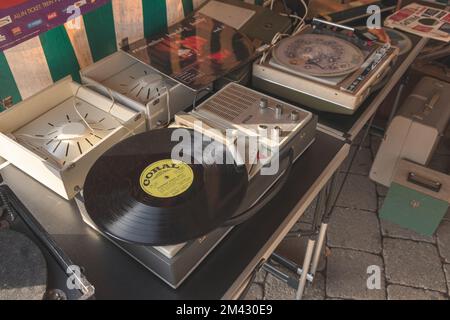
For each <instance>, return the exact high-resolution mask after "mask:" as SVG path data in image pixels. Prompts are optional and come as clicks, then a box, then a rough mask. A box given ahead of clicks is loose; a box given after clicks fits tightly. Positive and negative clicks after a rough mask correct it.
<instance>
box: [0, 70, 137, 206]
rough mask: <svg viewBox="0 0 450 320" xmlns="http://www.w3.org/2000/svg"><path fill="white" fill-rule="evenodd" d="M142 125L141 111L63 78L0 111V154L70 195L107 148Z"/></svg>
mask: <svg viewBox="0 0 450 320" xmlns="http://www.w3.org/2000/svg"><path fill="white" fill-rule="evenodd" d="M144 130H145V119H144V116H143V114H142V113H140V112H136V111H134V110H131V109H128V108H126V107H124V106H123V105H121V104H119V103H117V102H115V101H114V99H109V98H106V97H103V96H101V95H100V94H97V93H96V92H94V91H92V90H90V89H89V88H86V87H83V86H80V85H79V84H77V83H75V82H73V81H72V80H71V79H70V78H65V79H63V80H61V81H59V82H57V83H55V84H54V85H52V86H51V87H48V88H47V89H45V90H43V91H41V92H39V93H37V94H36V95H34V96H32V97H30V98H28V99H26V100H24V101H22V102H21V103H18V104H17V105H15V106H14V107H12V108H11V109H8V110H6V111H4V112H2V113H1V114H0V131H1V133H0V156H1V157H3V158H5V159H6V160H8V161H10V162H11V163H12V164H13V165H15V166H16V167H18V168H19V169H21V170H22V171H24V172H25V173H27V174H29V175H30V176H32V177H33V178H35V179H36V180H38V181H39V182H41V183H42V184H43V185H45V186H47V187H48V188H49V189H51V190H53V191H54V192H56V193H58V194H59V195H61V196H62V197H64V198H66V199H71V198H73V197H74V196H75V194H76V193H78V192H79V191H80V190H81V189H82V188H83V184H84V180H85V178H86V175H87V173H88V171H89V169H90V167H91V166H92V164H93V163H94V162H95V160H97V158H98V157H99V156H100V155H101V154H102V153H103V152H105V151H106V150H107V149H109V148H110V147H111V146H112V145H114V144H115V143H117V142H119V141H120V140H122V139H124V138H126V137H128V136H130V135H132V134H135V133H139V132H142V131H144Z"/></svg>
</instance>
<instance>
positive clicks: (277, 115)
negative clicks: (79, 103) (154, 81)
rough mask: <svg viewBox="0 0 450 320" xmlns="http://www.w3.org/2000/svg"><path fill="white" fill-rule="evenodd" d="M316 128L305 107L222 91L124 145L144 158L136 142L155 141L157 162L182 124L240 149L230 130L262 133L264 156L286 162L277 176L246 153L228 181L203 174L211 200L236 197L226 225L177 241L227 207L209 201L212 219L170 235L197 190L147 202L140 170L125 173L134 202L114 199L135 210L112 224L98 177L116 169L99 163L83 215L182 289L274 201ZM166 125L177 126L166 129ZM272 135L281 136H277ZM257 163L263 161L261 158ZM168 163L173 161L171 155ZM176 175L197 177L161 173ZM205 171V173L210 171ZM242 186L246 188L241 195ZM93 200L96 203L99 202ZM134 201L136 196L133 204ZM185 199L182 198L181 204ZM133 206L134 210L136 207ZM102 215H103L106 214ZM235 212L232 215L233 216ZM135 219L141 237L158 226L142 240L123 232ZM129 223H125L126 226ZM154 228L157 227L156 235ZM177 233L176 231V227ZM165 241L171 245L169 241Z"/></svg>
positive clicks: (235, 89)
mask: <svg viewBox="0 0 450 320" xmlns="http://www.w3.org/2000/svg"><path fill="white" fill-rule="evenodd" d="M199 123H201V124H202V126H201V127H199V125H198V124H199ZM262 127H263V128H262ZM316 127H317V117H315V116H313V115H312V114H311V113H310V112H308V111H304V110H302V109H299V108H297V107H295V106H293V105H290V104H287V103H284V102H282V101H280V100H277V99H274V98H272V97H269V96H267V95H264V94H261V93H259V92H256V91H254V90H251V89H249V88H246V87H244V86H241V85H238V84H229V85H227V86H226V87H225V88H223V89H222V90H221V91H219V92H218V93H216V94H215V95H213V96H212V97H210V98H209V99H207V100H205V101H204V102H203V103H202V104H200V105H199V106H198V107H197V108H196V109H195V110H193V111H192V112H190V113H180V114H178V115H176V117H175V124H174V125H173V126H172V127H171V128H169V129H161V130H154V131H150V132H148V133H146V134H145V135H144V136H142V139H141V140H142V143H139V144H136V143H134V142H133V141H134V140H136V141H137V140H139V137H138V136H136V137H133V138H132V139H127V140H125V141H124V142H123V147H127V149H126V150H128V151H129V152H128V157H131V155H135V154H136V155H138V156H133V157H134V158H133V159H136V157H138V158H140V157H141V155H142V154H144V152H143V151H140V152H132V151H131V150H132V149H133V150H134V149H136V148H135V147H133V146H134V145H135V146H137V145H139V146H140V148H139V149H140V150H141V149H142V144H146V145H147V144H148V143H146V142H144V141H147V142H148V141H150V142H151V145H148V147H145V148H144V149H145V150H150V151H152V152H151V153H150V154H149V155H148V158H149V159H150V158H151V159H153V160H151V161H150V162H153V161H157V160H158V159H159V158H161V157H163V158H164V157H166V158H167V156H162V155H164V152H163V151H164V150H166V151H167V152H168V150H171V149H172V147H171V144H173V141H171V140H170V138H169V137H170V136H171V134H172V132H174V130H177V129H181V130H189V132H191V131H193V132H194V135H200V136H202V137H207V136H208V137H210V138H211V141H215V142H216V143H219V145H222V146H225V149H226V150H233V146H236V144H237V143H238V142H237V140H234V139H233V138H231V139H227V138H225V137H224V136H223V135H222V133H223V132H225V131H226V130H230V131H232V132H234V133H236V134H237V136H239V135H243V136H249V135H252V134H253V135H257V136H259V135H260V136H261V138H262V139H261V140H260V141H261V144H262V148H261V151H263V152H262V153H264V150H265V149H266V148H267V149H278V150H279V154H278V155H279V160H280V161H279V167H278V170H277V172H275V173H273V174H271V175H269V174H264V173H263V170H262V167H263V166H264V165H267V163H268V162H267V159H265V160H264V159H262V160H261V161H258V164H256V165H255V164H254V163H250V162H249V161H247V159H249V158H244V159H245V161H244V163H242V159H243V156H244V155H243V154H242V153H236V152H231V154H232V155H233V159H234V161H236V163H237V164H240V166H241V167H242V169H240V170H243V171H244V172H242V171H240V172H239V174H238V175H236V173H235V171H234V170H231V171H228V173H227V174H226V175H223V176H222V178H220V179H212V184H211V181H209V182H208V180H209V179H207V178H206V179H204V178H200V180H204V181H205V185H204V187H203V188H201V190H206V191H207V192H209V191H212V192H214V193H213V194H214V196H211V197H208V199H209V200H208V201H207V202H210V201H215V202H217V203H218V204H221V202H223V201H224V200H225V199H230V198H232V199H233V200H232V202H233V203H234V205H235V206H233V209H228V210H227V213H228V216H227V219H226V221H225V222H224V220H222V223H219V224H217V225H215V227H214V228H213V229H210V230H209V231H208V232H202V233H201V235H199V236H196V237H195V238H194V239H192V238H186V237H184V238H185V239H186V240H185V241H179V242H181V243H179V242H178V241H175V240H181V238H180V237H182V234H183V232H184V229H188V228H189V227H188V225H193V224H194V225H195V224H196V223H197V224H199V228H200V227H201V228H203V227H204V226H203V224H204V222H205V221H206V220H208V219H210V217H211V216H215V215H217V214H218V213H217V212H220V211H221V210H219V209H220V208H221V207H222V206H219V205H214V207H215V208H216V207H217V212H214V214H213V213H211V212H209V210H207V208H208V207H209V206H208V204H207V203H206V202H202V204H201V207H202V208H204V209H201V210H197V213H196V214H200V212H201V213H202V214H204V215H205V218H199V217H198V216H196V217H195V218H192V219H190V220H189V222H186V223H183V224H181V225H180V220H178V219H176V220H174V221H173V223H172V224H171V225H172V228H171V231H170V232H167V231H164V230H163V229H164V228H165V225H166V224H167V221H166V219H169V218H168V216H172V215H173V214H174V212H175V211H176V210H179V209H180V208H181V209H180V210H181V211H182V212H183V214H182V215H181V216H182V217H189V216H191V215H192V214H193V213H192V212H191V211H190V209H189V207H186V203H185V200H186V199H188V201H190V200H194V199H196V198H198V197H199V196H197V195H195V196H188V194H189V190H190V189H192V188H189V189H187V191H185V192H186V196H185V198H184V199H183V200H180V199H179V197H184V196H183V193H181V194H180V195H178V192H176V193H175V194H172V195H173V197H168V198H166V197H165V196H164V199H163V200H164V201H163V202H160V201H157V202H155V201H154V199H153V198H154V197H155V194H154V193H153V192H151V193H152V195H153V196H151V197H150V199H148V196H146V195H144V200H142V199H141V196H140V194H141V193H142V192H141V191H140V190H139V187H136V188H135V186H136V184H137V182H136V181H137V180H139V179H138V178H137V177H138V176H139V174H135V173H130V174H126V175H125V176H126V177H128V178H126V179H124V185H130V183H131V187H130V188H132V189H133V190H135V189H137V190H138V191H133V192H131V198H133V199H134V200H129V199H128V198H127V200H125V202H126V204H125V203H123V205H121V203H122V202H121V200H119V198H120V197H121V196H118V197H116V196H114V201H113V202H115V203H116V204H118V207H119V208H130V211H129V212H125V213H124V216H122V214H123V213H117V212H116V213H112V214H111V217H112V216H114V217H115V218H114V219H113V220H108V221H109V222H107V223H105V222H104V221H105V220H104V217H105V216H106V218H107V219H109V218H108V217H107V216H108V214H105V216H103V214H102V213H103V212H104V211H103V210H97V209H96V208H95V206H96V205H97V202H96V201H97V200H100V199H101V198H102V197H104V196H103V195H100V196H99V193H98V192H95V191H94V190H96V188H98V186H96V184H97V183H100V181H103V180H104V179H103V178H102V177H104V175H103V174H100V175H99V176H97V177H96V175H97V174H98V173H99V172H100V171H102V170H103V171H105V170H106V171H105V172H108V171H110V170H108V169H105V168H104V165H102V164H97V165H94V167H93V170H92V172H90V173H89V175H88V179H87V181H86V186H85V189H84V190H83V194H79V195H77V197H76V202H77V205H78V207H79V209H80V212H81V214H82V216H83V220H84V221H85V222H86V223H87V224H88V225H90V226H91V227H92V228H94V229H96V230H97V231H99V232H100V233H101V234H103V235H104V236H106V237H107V238H108V239H109V240H111V241H112V242H114V243H115V244H116V245H117V246H119V247H120V248H121V249H123V250H124V251H125V252H126V253H128V254H129V255H130V256H131V257H133V258H134V259H136V260H137V261H138V262H140V263H141V264H142V265H143V266H145V267H146V268H148V269H149V270H150V271H151V272H153V273H154V274H155V275H157V276H158V277H160V278H161V279H162V280H163V281H164V282H166V283H167V284H169V285H170V286H171V287H173V288H177V287H179V286H180V285H181V284H182V283H183V281H184V280H185V279H186V278H187V277H188V276H189V275H190V274H191V273H192V272H193V271H194V270H195V268H196V267H197V266H198V265H199V264H200V263H201V262H202V261H203V259H205V258H206V257H207V255H208V254H209V253H210V252H211V251H212V250H214V248H215V247H216V246H217V245H218V244H219V243H220V242H221V241H222V240H223V239H224V238H225V237H226V235H227V234H228V233H229V232H230V231H231V230H232V228H233V225H236V224H239V223H241V222H243V221H245V220H247V219H249V218H250V217H251V216H252V215H253V214H256V213H257V212H258V210H259V208H261V207H262V206H263V205H264V204H266V203H267V202H268V201H270V199H271V198H272V197H273V196H274V195H275V194H276V193H277V192H278V191H280V190H281V188H282V186H283V185H284V182H285V181H286V179H287V177H288V176H289V172H290V168H291V167H292V163H293V162H294V161H295V160H296V159H298V158H299V157H300V156H301V155H302V154H303V152H304V151H305V150H307V148H308V147H309V146H310V145H311V144H312V143H313V141H314V139H315V133H316ZM261 129H263V131H264V132H262V131H261ZM163 130H171V131H170V132H165V131H163ZM266 133H268V134H266ZM271 134H279V135H277V136H276V137H275V136H272V135H271ZM206 140H208V139H206ZM206 140H204V141H206ZM200 147H201V146H200ZM118 148H120V145H117V146H116V147H114V148H113V149H111V150H110V151H108V154H107V155H106V156H107V159H108V161H114V156H113V154H116V153H117V154H122V153H123V152H122V151H120V150H119V149H118ZM197 148H198V147H196V145H195V142H194V146H193V147H192V149H194V150H196V149H197ZM114 149H117V150H114ZM161 150H163V151H161ZM135 151H137V150H135ZM245 151H247V149H245ZM194 154H196V152H194ZM155 157H156V158H155ZM169 157H170V156H169ZM258 160H260V157H259V156H258ZM162 161H166V162H167V161H168V160H162ZM105 163H106V162H105ZM138 163H139V161H137V160H135V164H136V165H135V166H129V165H128V166H127V167H130V168H135V167H138V168H144V167H145V165H141V164H138ZM242 164H245V167H244V166H242ZM191 167H192V168H194V169H193V171H194V177H193V178H192V179H188V180H189V181H191V182H192V183H193V184H195V183H197V182H196V181H197V180H198V179H199V178H198V177H196V174H195V172H198V170H197V169H195V165H194V166H192V165H191ZM206 167H207V166H205V167H204V168H203V169H202V170H208V169H207V168H206ZM225 167H228V165H219V166H218V167H217V169H220V170H224V169H223V168H225ZM101 168H103V169H101ZM151 168H153V167H150V169H151ZM99 170H100V171H99ZM228 170H230V168H228ZM122 171H123V170H118V172H122ZM125 171H127V172H128V169H125ZM137 171H138V173H139V172H140V171H141V169H138V170H137ZM130 176H135V177H136V178H135V183H134V184H133V183H132V180H133V179H131V182H130V178H129V177H130ZM175 176H176V177H179V178H177V179H181V177H183V181H185V180H184V179H185V178H188V177H191V174H190V173H188V172H187V171H186V170H185V171H184V172H179V173H176V174H173V175H172V173H170V172H167V174H163V175H161V177H165V179H167V180H164V184H163V185H164V186H165V182H166V181H170V180H171V179H172V178H171V177H175ZM201 176H202V177H203V175H201ZM233 176H234V177H235V178H236V177H237V179H232V178H233ZM141 177H142V175H141ZM242 177H245V180H246V181H243V180H242ZM174 179H175V178H174ZM222 179H224V180H225V181H226V180H228V179H231V180H230V181H229V183H231V185H233V188H231V190H228V191H226V190H225V189H224V188H222V187H220V186H222V185H223V183H222V182H221V181H223V180H222ZM175 180H176V179H175ZM175 180H174V181H175ZM96 181H97V182H96ZM176 181H178V180H176ZM183 183H184V182H183ZM183 183H181V184H178V183H175V185H176V188H175V186H174V188H175V189H176V190H179V188H180V185H183ZM106 185H109V186H112V185H117V186H119V185H121V183H106ZM244 186H245V188H244ZM105 187H106V186H105ZM141 187H142V186H141ZM108 188H109V187H108ZM113 189H114V188H113ZM175 189H174V190H175ZM183 189H184V188H183ZM239 189H240V190H241V191H240V192H238V193H236V191H237V190H239ZM244 189H245V190H244ZM117 192H118V191H117V190H115V189H114V190H111V191H107V192H101V193H102V194H104V195H105V197H110V196H111V194H112V193H117ZM164 193H165V192H164ZM120 194H122V193H121V192H118V195H120ZM238 194H241V195H242V196H243V195H244V194H245V197H239V196H238ZM190 195H192V194H190ZM156 197H157V198H158V197H161V195H159V196H158V195H157V196H156ZM94 199H95V201H93V200H94ZM128 201H132V202H131V203H132V204H131V203H129V202H128ZM178 201H183V202H182V203H179V202H178ZM105 203H109V201H105ZM155 203H157V204H155ZM175 204H176V206H175ZM101 208H103V206H101ZM132 208H135V209H136V211H134V209H132ZM172 209H173V210H175V211H173V212H172V211H171V210H172ZM164 210H168V211H167V214H164V215H163V217H164V219H163V218H162V217H159V216H160V215H161V213H162V212H165V211H164ZM208 212H209V213H208ZM97 213H99V214H100V218H99V215H98V214H97ZM230 214H231V215H232V216H229V215H230ZM158 217H159V218H158ZM161 219H163V220H161ZM136 221H140V223H139V225H138V226H136V228H135V229H133V230H136V233H137V234H139V230H141V229H142V227H143V226H142V225H141V223H143V224H145V223H148V221H153V223H150V225H149V226H148V227H146V228H144V229H145V230H147V233H143V238H139V239H137V238H136V236H137V234H136V233H135V232H132V233H131V232H130V233H128V235H127V234H125V236H124V233H123V230H126V229H127V228H128V227H129V226H130V224H131V225H132V224H133V223H135V222H136ZM122 222H123V224H124V225H123V226H122V225H121V226H119V224H121V223H122ZM182 226H184V227H182ZM149 230H151V231H149ZM155 230H158V231H157V232H154V231H155ZM174 230H177V231H176V232H175V231H174ZM203 230H206V229H203ZM149 233H151V234H154V235H158V236H157V237H152V238H151V240H149V241H147V240H145V239H148V237H149ZM142 239H144V240H142ZM124 240H125V241H124ZM130 240H132V241H130ZM145 241H147V243H152V245H148V244H147V245H146V244H145V243H144V242H145ZM169 242H170V243H169ZM163 243H164V244H169V245H162V244H163Z"/></svg>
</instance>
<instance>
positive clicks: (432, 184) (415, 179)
mask: <svg viewBox="0 0 450 320" xmlns="http://www.w3.org/2000/svg"><path fill="white" fill-rule="evenodd" d="M408 182H411V183H414V184H416V185H418V186H420V187H423V188H426V189H429V190H431V191H434V192H439V191H441V188H442V183H440V182H439V181H434V180H431V179H428V178H425V177H423V176H420V175H418V174H416V173H414V172H410V173H409V174H408Z"/></svg>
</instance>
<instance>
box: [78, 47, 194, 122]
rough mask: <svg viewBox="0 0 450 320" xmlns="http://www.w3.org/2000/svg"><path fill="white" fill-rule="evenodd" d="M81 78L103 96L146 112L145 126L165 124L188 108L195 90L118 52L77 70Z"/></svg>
mask: <svg viewBox="0 0 450 320" xmlns="http://www.w3.org/2000/svg"><path fill="white" fill-rule="evenodd" d="M80 74H81V80H82V82H83V83H85V84H90V85H92V86H90V88H91V89H93V90H96V91H98V92H100V93H102V94H103V95H105V96H109V94H112V95H113V96H114V98H115V99H116V100H117V101H118V102H119V103H121V104H123V105H124V106H127V107H129V108H131V109H133V110H136V111H142V112H144V113H145V115H146V119H147V129H149V130H151V129H156V128H161V127H164V126H166V125H167V124H168V123H169V122H170V121H171V119H172V118H173V116H174V115H175V114H176V113H177V112H179V111H182V110H184V109H186V108H188V107H190V106H191V105H192V103H193V101H194V99H195V92H194V91H192V90H190V89H188V88H187V87H185V86H183V85H181V84H179V83H176V82H175V81H173V80H171V79H170V78H169V77H167V76H165V75H162V74H161V73H159V72H157V71H155V70H154V69H152V68H151V67H150V66H148V65H146V64H143V63H142V62H139V61H137V60H135V59H133V58H132V57H130V56H129V55H127V54H126V53H124V52H122V51H118V52H116V53H114V54H112V55H110V56H108V57H106V58H104V59H102V60H100V61H98V62H96V63H94V64H93V65H91V66H89V67H87V68H85V69H83V70H81V71H80Z"/></svg>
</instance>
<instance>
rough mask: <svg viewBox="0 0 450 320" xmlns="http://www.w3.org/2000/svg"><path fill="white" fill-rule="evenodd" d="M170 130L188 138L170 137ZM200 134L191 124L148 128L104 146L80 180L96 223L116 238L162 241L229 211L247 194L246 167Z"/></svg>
mask: <svg viewBox="0 0 450 320" xmlns="http://www.w3.org/2000/svg"><path fill="white" fill-rule="evenodd" d="M175 130H183V133H184V134H182V135H179V133H180V131H177V132H176V134H178V137H179V136H183V138H182V139H181V140H188V141H183V145H181V144H180V142H181V140H179V139H172V137H173V134H174V133H175ZM186 137H188V138H189V139H186ZM201 139H202V137H201V135H200V134H199V133H194V131H192V130H189V129H160V130H153V131H150V132H146V133H142V134H139V135H136V136H133V137H131V138H128V139H126V140H124V141H122V142H120V143H118V144H117V145H115V146H114V147H112V148H111V149H109V150H108V151H107V152H106V153H104V154H103V155H102V156H101V157H100V158H99V159H98V160H97V161H96V163H95V164H94V165H93V167H92V168H91V170H90V171H89V173H88V176H87V178H86V182H85V185H84V198H85V205H86V210H87V212H88V214H89V216H90V217H91V219H92V220H93V222H94V223H95V224H96V225H97V227H98V228H99V229H100V230H101V231H102V232H104V233H106V234H107V235H109V236H111V237H113V238H116V239H119V240H121V241H125V242H128V243H133V244H140V245H152V246H163V245H173V244H179V243H183V242H186V241H189V240H193V239H197V238H199V237H201V236H203V235H206V234H207V233H209V232H210V231H213V230H214V229H216V228H218V227H220V226H221V225H222V224H223V223H224V222H225V221H226V220H227V219H229V218H231V217H232V216H233V214H235V213H236V212H235V211H236V210H237V209H238V207H239V205H240V203H241V201H242V199H243V198H244V196H245V194H246V190H247V186H248V174H247V171H246V169H245V166H238V165H237V164H236V163H235V162H234V161H233V162H232V163H231V164H225V163H229V161H228V162H227V161H226V160H227V159H228V160H229V159H233V157H232V155H231V154H230V153H229V150H227V149H226V148H225V147H224V146H223V145H221V144H218V143H215V147H214V148H211V146H212V145H211V142H204V141H203V140H201ZM173 140H176V141H173ZM199 141H200V142H199ZM181 146H182V147H181ZM174 148H175V150H177V152H176V154H177V156H176V157H173V155H172V151H173V150H174ZM211 150H214V151H213V152H211ZM208 155H213V156H214V157H215V158H214V159H216V160H214V159H211V157H209V158H208ZM217 159H219V161H217ZM220 159H221V160H223V161H221V160H220Z"/></svg>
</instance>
